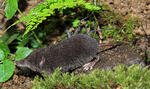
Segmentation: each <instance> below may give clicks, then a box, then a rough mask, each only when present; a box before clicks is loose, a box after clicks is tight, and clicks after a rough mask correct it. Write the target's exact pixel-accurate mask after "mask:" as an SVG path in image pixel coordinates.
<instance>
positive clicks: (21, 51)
mask: <svg viewBox="0 0 150 89" xmlns="http://www.w3.org/2000/svg"><path fill="white" fill-rule="evenodd" d="M31 52H32V50H31V49H29V48H28V47H18V49H17V51H16V58H15V60H16V61H19V60H21V59H24V58H26V57H27V56H28V55H29V54H30V53H31Z"/></svg>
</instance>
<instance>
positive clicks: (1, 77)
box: [0, 43, 32, 82]
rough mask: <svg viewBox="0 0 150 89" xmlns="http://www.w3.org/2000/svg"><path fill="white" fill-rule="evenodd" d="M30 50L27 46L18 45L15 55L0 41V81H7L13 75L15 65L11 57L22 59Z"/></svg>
mask: <svg viewBox="0 0 150 89" xmlns="http://www.w3.org/2000/svg"><path fill="white" fill-rule="evenodd" d="M31 52H32V50H31V49H29V48H26V47H19V48H18V49H17V52H16V56H15V55H12V54H11V53H10V50H9V48H8V46H7V45H6V44H4V43H0V82H5V81H7V80H8V79H9V78H10V77H11V76H12V75H13V73H14V70H15V65H14V63H13V61H12V59H15V60H16V61H18V60H20V59H24V58H25V57H27V56H28V55H29V54H30V53H31ZM8 55H11V57H9V58H8Z"/></svg>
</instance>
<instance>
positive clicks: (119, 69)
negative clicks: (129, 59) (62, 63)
mask: <svg viewBox="0 0 150 89" xmlns="http://www.w3.org/2000/svg"><path fill="white" fill-rule="evenodd" d="M149 76H150V71H149V70H147V68H144V69H142V68H141V66H140V65H132V66H130V67H127V66H125V65H118V66H116V67H115V68H114V71H111V70H105V71H104V70H103V71H100V70H98V69H97V70H94V71H93V72H91V73H89V74H77V75H75V74H74V73H71V74H69V73H65V74H62V75H61V73H60V69H56V71H55V72H54V73H53V74H52V75H50V76H48V75H46V74H44V79H42V78H39V77H36V78H35V79H34V81H33V84H34V86H33V89H55V88H56V87H59V88H61V89H64V88H65V89H66V88H71V89H110V88H113V89H116V87H117V86H120V87H121V88H122V89H148V88H149V87H150V80H149Z"/></svg>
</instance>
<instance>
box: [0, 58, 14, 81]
mask: <svg viewBox="0 0 150 89" xmlns="http://www.w3.org/2000/svg"><path fill="white" fill-rule="evenodd" d="M14 70H15V65H14V63H13V62H12V61H11V60H9V59H7V60H3V61H2V63H1V64H0V82H5V81H7V80H8V79H9V78H10V77H11V76H12V75H13V73H14Z"/></svg>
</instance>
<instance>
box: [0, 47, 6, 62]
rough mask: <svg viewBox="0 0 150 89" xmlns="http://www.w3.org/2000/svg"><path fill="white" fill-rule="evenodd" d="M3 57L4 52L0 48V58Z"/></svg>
mask: <svg viewBox="0 0 150 89" xmlns="http://www.w3.org/2000/svg"><path fill="white" fill-rule="evenodd" d="M4 58H5V53H4V51H3V50H2V49H0V60H3V59H4Z"/></svg>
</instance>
